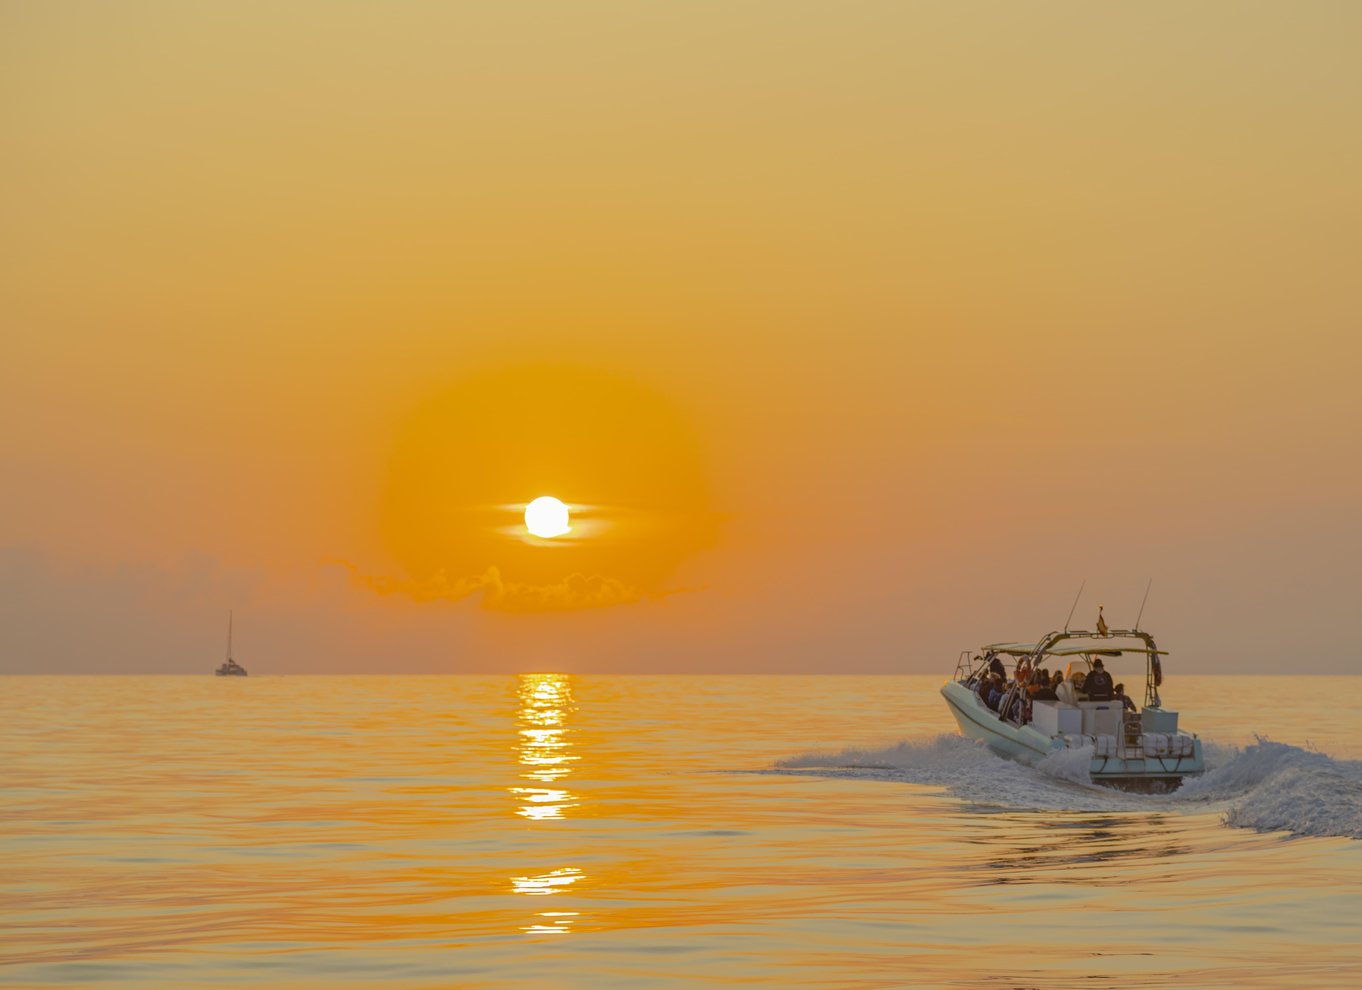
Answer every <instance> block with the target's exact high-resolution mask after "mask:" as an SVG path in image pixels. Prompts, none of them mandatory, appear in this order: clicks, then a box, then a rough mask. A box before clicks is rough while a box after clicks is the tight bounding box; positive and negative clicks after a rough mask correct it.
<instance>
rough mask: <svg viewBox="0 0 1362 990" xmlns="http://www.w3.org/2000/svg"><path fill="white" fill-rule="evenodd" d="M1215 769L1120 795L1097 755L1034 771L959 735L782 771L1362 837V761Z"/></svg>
mask: <svg viewBox="0 0 1362 990" xmlns="http://www.w3.org/2000/svg"><path fill="white" fill-rule="evenodd" d="M1203 752H1204V754H1205V757H1206V764H1207V770H1206V773H1205V774H1203V775H1202V776H1201V777H1196V778H1189V779H1188V780H1186V781H1185V782H1184V783H1183V785H1182V786H1181V787H1180V788H1178V790H1176V791H1174V792H1173V793H1172V794H1166V795H1147V794H1131V793H1127V792H1124V791H1114V790H1111V789H1109V788H1106V787H1102V786H1099V785H1097V784H1094V783H1093V782H1092V779H1091V778H1090V777H1089V775H1088V761H1089V759H1090V757H1091V754H1090V752H1089V751H1088V750H1086V749H1083V750H1068V751H1061V752H1057V753H1054V754H1052V755H1050V756H1049V757H1047V758H1046V759H1045V760H1043V761H1041V762H1040V763H1039V764H1037V765H1035V766H1026V765H1023V764H1019V763H1014V762H1011V761H1009V760H1004V759H1002V758H1000V757H998V756H995V755H994V754H993V753H992V752H990V751H989V750H988V749H987V748H985V747H984V746H982V745H980V744H978V743H975V742H974V741H972V740H970V739H966V738H964V737H962V736H957V735H940V736H936V737H935V738H932V739H922V740H911V739H907V740H903V741H901V742H898V743H896V744H894V745H893V746H888V747H885V748H883V749H862V748H851V749H845V750H842V751H841V752H838V753H806V754H804V755H802V756H796V757H792V758H790V759H786V760H781V761H780V762H778V763H777V764H776V765H775V770H776V771H777V772H787V773H801V774H810V773H812V774H819V775H826V776H855V777H881V778H884V779H889V780H899V781H903V782H905V783H910V784H917V785H923V786H929V787H940V788H943V789H945V790H947V791H949V792H950V793H952V794H954V795H955V796H956V797H958V798H960V799H962V800H964V801H967V802H971V803H978V804H986V805H994V806H1001V807H1008V808H1019V809H1025V810H1036V811H1042V810H1044V811H1138V810H1149V811H1165V812H1167V811H1173V812H1177V811H1182V812H1208V811H1219V812H1221V814H1222V819H1221V820H1222V821H1223V822H1224V823H1225V824H1226V825H1229V826H1233V827H1236V828H1248V829H1254V830H1256V831H1260V832H1289V833H1291V834H1292V835H1301V836H1341V837H1346V838H1351V839H1362V762H1359V761H1356V760H1337V759H1334V758H1332V757H1330V756H1328V755H1326V754H1324V753H1320V752H1317V751H1315V750H1310V749H1301V748H1300V747H1298V746H1291V745H1288V744H1286V743H1279V742H1273V741H1272V740H1270V739H1267V738H1264V737H1261V736H1259V737H1255V742H1253V743H1252V744H1250V745H1248V746H1245V747H1243V748H1239V747H1233V746H1220V745H1216V744H1215V743H1209V742H1206V743H1203Z"/></svg>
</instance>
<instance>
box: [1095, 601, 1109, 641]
mask: <svg viewBox="0 0 1362 990" xmlns="http://www.w3.org/2000/svg"><path fill="white" fill-rule="evenodd" d="M1107 634H1108V631H1107V620H1106V619H1104V618H1102V606H1101V605H1098V606H1097V635H1099V636H1106V635H1107Z"/></svg>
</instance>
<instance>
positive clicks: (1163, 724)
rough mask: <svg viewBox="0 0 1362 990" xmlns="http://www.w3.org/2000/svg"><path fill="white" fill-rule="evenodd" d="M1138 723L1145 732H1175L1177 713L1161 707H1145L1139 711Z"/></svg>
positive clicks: (1176, 728)
mask: <svg viewBox="0 0 1362 990" xmlns="http://www.w3.org/2000/svg"><path fill="white" fill-rule="evenodd" d="M1140 725H1141V727H1142V728H1143V729H1144V731H1145V732H1177V731H1178V713H1177V712H1170V711H1165V710H1164V709H1162V708H1146V709H1145V710H1144V711H1143V712H1142V713H1141V718H1140Z"/></svg>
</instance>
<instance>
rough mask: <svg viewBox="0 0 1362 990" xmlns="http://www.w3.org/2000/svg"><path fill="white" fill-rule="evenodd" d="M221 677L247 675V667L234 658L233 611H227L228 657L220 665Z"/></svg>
mask: <svg viewBox="0 0 1362 990" xmlns="http://www.w3.org/2000/svg"><path fill="white" fill-rule="evenodd" d="M216 673H217V676H219V677H245V676H246V668H245V667H243V666H241V664H239V663H237V662H236V661H235V660H233V659H232V613H231V612H228V613H227V659H226V661H224V662H223V663H221V664H219V665H218V669H217V671H216Z"/></svg>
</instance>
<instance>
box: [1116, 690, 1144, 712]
mask: <svg viewBox="0 0 1362 990" xmlns="http://www.w3.org/2000/svg"><path fill="white" fill-rule="evenodd" d="M1115 691H1116V697H1115V698H1114V699H1113V700H1117V699H1119V700H1120V702H1121V710H1122V711H1127V712H1137V711H1139V710H1140V709H1139V708H1138V706H1136V704H1135V701H1134V699H1132V698H1131V697H1130V695H1128V694H1126V686H1125V685H1124V684H1117V685H1116V688H1115Z"/></svg>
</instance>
